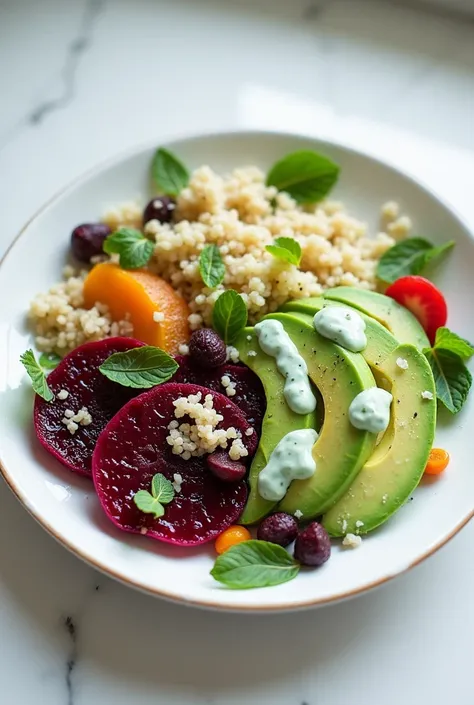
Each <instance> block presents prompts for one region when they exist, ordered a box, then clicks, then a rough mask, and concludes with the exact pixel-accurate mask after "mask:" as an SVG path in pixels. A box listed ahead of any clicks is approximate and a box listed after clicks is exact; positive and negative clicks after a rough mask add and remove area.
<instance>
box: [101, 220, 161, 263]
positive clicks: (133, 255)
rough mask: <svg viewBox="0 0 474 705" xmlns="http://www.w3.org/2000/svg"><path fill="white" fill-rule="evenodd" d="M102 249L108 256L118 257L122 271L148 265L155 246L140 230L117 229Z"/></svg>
mask: <svg viewBox="0 0 474 705" xmlns="http://www.w3.org/2000/svg"><path fill="white" fill-rule="evenodd" d="M103 249H104V252H106V253H107V254H108V255H111V254H118V255H120V266H121V267H122V268H123V269H138V268H139V267H144V266H145V265H146V264H148V262H149V261H150V259H151V256H152V254H153V250H154V249H155V246H154V244H153V243H152V242H151V240H148V239H147V238H146V237H145V236H144V235H143V233H142V232H140V230H135V229H134V228H119V229H118V230H116V231H115V232H114V233H112V234H111V235H109V236H108V237H107V238H106V239H105V241H104V245H103Z"/></svg>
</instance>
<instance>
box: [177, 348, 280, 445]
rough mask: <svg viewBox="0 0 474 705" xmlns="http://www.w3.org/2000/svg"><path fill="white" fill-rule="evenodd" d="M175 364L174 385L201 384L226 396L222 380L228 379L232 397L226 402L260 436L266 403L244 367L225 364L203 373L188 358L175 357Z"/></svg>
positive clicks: (253, 376) (249, 370) (251, 374)
mask: <svg viewBox="0 0 474 705" xmlns="http://www.w3.org/2000/svg"><path fill="white" fill-rule="evenodd" d="M176 362H177V363H178V364H179V369H178V370H177V372H176V373H175V375H174V376H173V382H178V383H182V382H184V383H186V384H202V386H203V387H209V389H213V390H214V391H216V392H220V393H221V394H225V393H226V392H225V387H224V386H223V385H222V382H221V380H222V377H224V376H225V375H227V377H229V379H230V381H231V382H235V394H234V396H232V397H229V399H231V401H233V402H234V404H236V405H237V406H238V407H239V409H240V410H241V411H242V412H243V413H244V415H245V416H246V418H247V420H248V422H249V423H250V425H251V426H253V427H254V428H255V430H256V431H257V433H258V434H260V429H261V427H262V421H263V417H264V414H265V409H266V406H267V403H266V397H265V392H264V390H263V385H262V383H261V382H260V380H259V378H258V377H257V375H256V374H255V373H254V372H252V370H251V369H249V368H248V367H245V366H244V365H229V364H225V365H220V367H215V368H214V369H210V370H204V369H203V368H202V367H199V365H197V364H196V363H195V362H193V360H192V358H191V357H190V356H189V355H178V356H177V357H176Z"/></svg>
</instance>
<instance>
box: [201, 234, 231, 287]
mask: <svg viewBox="0 0 474 705" xmlns="http://www.w3.org/2000/svg"><path fill="white" fill-rule="evenodd" d="M199 272H200V274H201V279H202V280H203V282H204V284H205V285H206V286H208V287H209V288H210V289H213V288H214V287H215V286H218V285H219V284H220V283H221V282H222V281H223V279H224V276H225V264H224V262H223V261H222V257H221V253H220V250H219V248H218V247H217V245H206V247H205V248H204V249H203V251H202V252H201V254H200V256H199Z"/></svg>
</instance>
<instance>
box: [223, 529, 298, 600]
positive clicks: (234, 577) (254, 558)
mask: <svg viewBox="0 0 474 705" xmlns="http://www.w3.org/2000/svg"><path fill="white" fill-rule="evenodd" d="M299 570H300V564H299V563H298V562H297V561H295V560H294V559H293V558H292V557H291V556H290V554H289V553H288V552H287V551H285V549H284V548H282V546H278V545H277V544H275V543H270V542H269V541H256V540H253V539H252V540H250V541H243V542H242V543H239V544H237V545H235V546H232V547H231V548H229V549H228V550H227V551H226V552H225V553H223V554H222V555H220V556H219V557H218V558H217V559H216V562H215V563H214V567H213V569H212V570H211V575H212V577H213V578H214V580H217V581H218V582H219V583H222V584H223V585H227V587H229V588H233V589H234V590H248V589H250V588H260V587H269V586H271V585H280V584H281V583H287V582H288V581H289V580H293V578H296V576H297V575H298V572H299Z"/></svg>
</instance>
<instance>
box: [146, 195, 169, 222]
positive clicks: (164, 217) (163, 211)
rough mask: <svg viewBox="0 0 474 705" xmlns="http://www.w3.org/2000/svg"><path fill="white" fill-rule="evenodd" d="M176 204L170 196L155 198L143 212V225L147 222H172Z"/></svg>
mask: <svg viewBox="0 0 474 705" xmlns="http://www.w3.org/2000/svg"><path fill="white" fill-rule="evenodd" d="M175 208H176V202H175V200H174V199H173V198H171V196H156V197H155V198H153V199H152V200H151V201H150V203H148V205H147V206H146V208H145V210H144V211H143V224H145V223H148V221H149V220H158V221H159V222H160V223H170V222H171V221H172V220H173V215H174V211H175Z"/></svg>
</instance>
